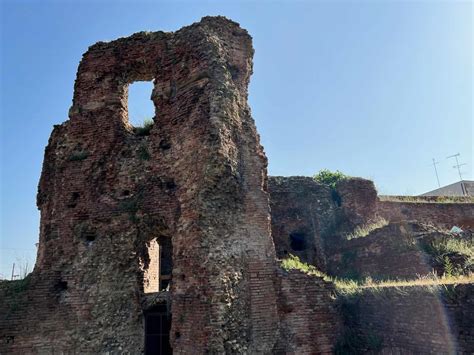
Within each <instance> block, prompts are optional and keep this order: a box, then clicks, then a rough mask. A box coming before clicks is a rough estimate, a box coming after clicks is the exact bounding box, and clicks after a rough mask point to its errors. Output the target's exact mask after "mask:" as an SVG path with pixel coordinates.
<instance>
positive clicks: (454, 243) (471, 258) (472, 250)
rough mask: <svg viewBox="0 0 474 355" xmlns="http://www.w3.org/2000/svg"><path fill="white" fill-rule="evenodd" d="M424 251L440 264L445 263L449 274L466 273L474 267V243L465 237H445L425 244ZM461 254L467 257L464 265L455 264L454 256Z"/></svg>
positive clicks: (446, 271)
mask: <svg viewBox="0 0 474 355" xmlns="http://www.w3.org/2000/svg"><path fill="white" fill-rule="evenodd" d="M423 249H424V251H425V252H426V253H427V254H429V255H431V256H432V257H433V258H434V259H435V260H436V261H437V262H438V263H439V264H443V266H444V270H445V273H446V274H448V275H455V274H462V273H464V274H466V273H469V272H471V271H472V270H473V269H474V243H473V242H472V241H469V240H465V239H456V238H455V237H452V238H443V239H440V240H435V241H433V242H431V243H429V244H427V245H423ZM456 255H460V256H462V257H463V259H465V262H464V264H463V265H454V264H453V262H452V258H453V256H456Z"/></svg>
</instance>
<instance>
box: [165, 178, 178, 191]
mask: <svg viewBox="0 0 474 355" xmlns="http://www.w3.org/2000/svg"><path fill="white" fill-rule="evenodd" d="M165 186H166V188H167V189H168V190H174V189H175V188H176V183H175V182H174V180H171V179H170V180H167V181H166V182H165Z"/></svg>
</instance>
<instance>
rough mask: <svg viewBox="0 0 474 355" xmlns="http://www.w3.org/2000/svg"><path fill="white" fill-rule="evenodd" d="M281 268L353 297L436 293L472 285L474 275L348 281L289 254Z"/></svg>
mask: <svg viewBox="0 0 474 355" xmlns="http://www.w3.org/2000/svg"><path fill="white" fill-rule="evenodd" d="M281 267H282V268H283V269H284V270H287V271H289V270H299V271H301V272H304V273H305V274H308V275H313V276H317V277H321V278H323V279H324V280H325V281H330V282H333V283H334V285H335V287H336V294H337V295H341V296H347V295H354V294H358V293H361V292H367V291H369V292H373V293H383V292H384V290H386V289H388V288H391V289H392V290H393V289H397V290H399V291H400V292H406V290H405V291H404V290H402V289H404V288H406V287H424V288H426V289H427V290H432V291H438V290H439V288H440V287H443V285H456V284H466V283H474V273H469V274H467V275H447V274H445V275H443V276H441V277H439V276H437V275H436V274H435V273H431V274H428V275H425V276H418V277H417V278H416V279H411V280H409V279H405V280H404V279H399V280H381V281H378V280H377V281H375V280H373V279H372V278H370V277H366V278H364V279H359V280H356V279H348V278H337V277H332V276H329V275H327V274H325V273H323V272H322V271H320V270H318V269H317V268H316V267H315V266H313V265H311V264H308V263H305V262H302V261H301V260H300V258H299V257H297V256H295V255H292V254H290V255H289V256H288V257H287V258H285V259H283V260H281Z"/></svg>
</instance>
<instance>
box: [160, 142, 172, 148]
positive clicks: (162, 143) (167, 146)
mask: <svg viewBox="0 0 474 355" xmlns="http://www.w3.org/2000/svg"><path fill="white" fill-rule="evenodd" d="M170 148H171V143H170V142H168V141H166V140H162V141H161V142H160V149H163V150H168V149H170Z"/></svg>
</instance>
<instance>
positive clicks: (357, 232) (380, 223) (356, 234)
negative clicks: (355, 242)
mask: <svg viewBox="0 0 474 355" xmlns="http://www.w3.org/2000/svg"><path fill="white" fill-rule="evenodd" d="M386 225H388V221H387V220H386V219H385V218H383V217H377V218H375V219H374V220H372V221H369V222H368V223H366V224H364V225H362V226H357V227H356V228H355V229H354V231H353V232H352V233H350V234H347V235H346V239H348V240H351V239H354V238H363V237H367V236H368V235H369V234H370V233H372V232H373V231H374V230H376V229H379V228H382V227H385V226H386Z"/></svg>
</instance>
